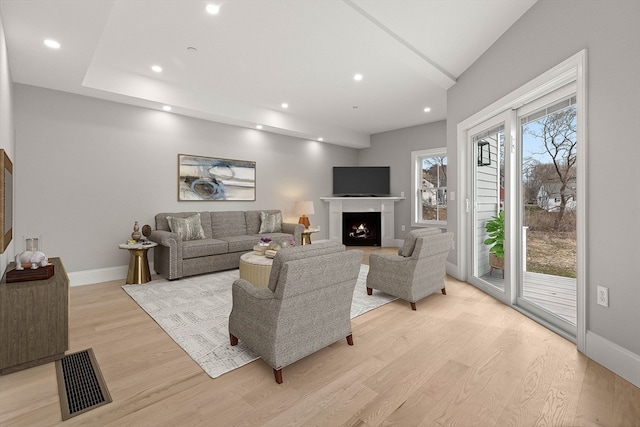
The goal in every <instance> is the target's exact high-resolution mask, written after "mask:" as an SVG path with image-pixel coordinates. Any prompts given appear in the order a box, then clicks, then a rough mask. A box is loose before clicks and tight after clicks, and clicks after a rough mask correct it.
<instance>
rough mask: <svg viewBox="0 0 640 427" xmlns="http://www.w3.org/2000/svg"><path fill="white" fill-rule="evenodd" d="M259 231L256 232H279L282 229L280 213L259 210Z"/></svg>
mask: <svg viewBox="0 0 640 427" xmlns="http://www.w3.org/2000/svg"><path fill="white" fill-rule="evenodd" d="M260 220H261V222H260V231H258V233H260V234H264V233H279V232H280V231H282V213H281V212H277V213H267V212H260Z"/></svg>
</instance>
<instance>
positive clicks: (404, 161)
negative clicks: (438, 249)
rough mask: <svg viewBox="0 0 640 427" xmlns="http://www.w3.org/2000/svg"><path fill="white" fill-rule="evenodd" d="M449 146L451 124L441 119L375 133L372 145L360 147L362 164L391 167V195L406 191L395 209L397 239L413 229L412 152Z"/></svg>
mask: <svg viewBox="0 0 640 427" xmlns="http://www.w3.org/2000/svg"><path fill="white" fill-rule="evenodd" d="M446 145H447V124H446V122H445V121H440V122H435V123H429V124H426V125H420V126H412V127H408V128H404V129H398V130H394V131H389V132H382V133H378V134H375V135H371V148H364V149H360V150H358V165H359V166H390V167H391V194H392V195H393V196H400V193H401V192H404V196H405V200H401V201H399V202H397V203H396V206H395V211H394V215H395V231H394V235H395V238H396V239H404V236H405V234H406V233H408V232H409V231H410V230H411V196H412V195H411V152H412V151H417V150H426V149H431V148H444V147H446ZM402 225H405V231H402Z"/></svg>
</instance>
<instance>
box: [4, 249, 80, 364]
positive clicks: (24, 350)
mask: <svg viewBox="0 0 640 427" xmlns="http://www.w3.org/2000/svg"><path fill="white" fill-rule="evenodd" d="M49 261H50V262H51V263H52V264H53V266H54V275H53V276H52V277H51V278H49V279H45V280H33V281H27V282H14V283H7V282H6V277H5V276H6V273H5V276H3V277H2V281H0V375H4V374H8V373H11V372H15V371H19V370H21V369H26V368H30V367H32V366H37V365H41V364H43V363H48V362H51V361H54V360H57V359H60V358H62V357H63V356H64V352H65V351H66V350H68V349H69V277H68V276H67V272H66V271H65V269H64V266H63V265H62V261H61V260H60V258H51V259H50V260H49ZM14 268H15V263H11V264H9V266H8V267H7V270H6V271H11V270H13V269H14Z"/></svg>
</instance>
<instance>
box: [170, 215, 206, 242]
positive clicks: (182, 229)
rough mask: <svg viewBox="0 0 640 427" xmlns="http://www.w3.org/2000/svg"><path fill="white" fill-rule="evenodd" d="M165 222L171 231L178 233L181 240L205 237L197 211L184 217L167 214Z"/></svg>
mask: <svg viewBox="0 0 640 427" xmlns="http://www.w3.org/2000/svg"><path fill="white" fill-rule="evenodd" d="M167 223H168V224H169V229H170V230H171V232H172V233H176V234H178V235H179V236H180V238H182V240H183V241H185V240H200V239H204V238H205V235H204V230H203V229H202V224H201V222H200V214H199V213H196V214H194V215H191V216H188V217H186V218H180V217H175V216H167Z"/></svg>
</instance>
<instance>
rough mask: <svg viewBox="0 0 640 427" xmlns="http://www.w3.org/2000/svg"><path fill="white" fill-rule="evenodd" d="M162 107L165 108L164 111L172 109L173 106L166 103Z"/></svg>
mask: <svg viewBox="0 0 640 427" xmlns="http://www.w3.org/2000/svg"><path fill="white" fill-rule="evenodd" d="M162 109H163V110H164V111H171V106H169V105H164V106H162Z"/></svg>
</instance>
